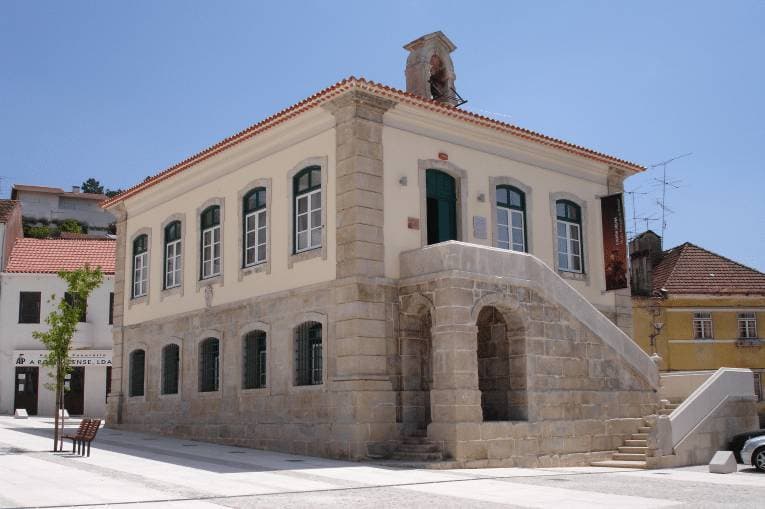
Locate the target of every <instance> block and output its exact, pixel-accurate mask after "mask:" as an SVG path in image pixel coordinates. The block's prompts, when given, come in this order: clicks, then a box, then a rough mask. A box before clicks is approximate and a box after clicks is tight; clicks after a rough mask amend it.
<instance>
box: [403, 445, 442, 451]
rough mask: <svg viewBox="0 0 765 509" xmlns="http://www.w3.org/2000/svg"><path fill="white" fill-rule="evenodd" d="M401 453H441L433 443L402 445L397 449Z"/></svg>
mask: <svg viewBox="0 0 765 509" xmlns="http://www.w3.org/2000/svg"><path fill="white" fill-rule="evenodd" d="M396 450H397V451H401V452H440V450H439V448H438V445H436V444H433V443H422V444H407V443H402V444H400V445H399V446H398V448H397V449H396Z"/></svg>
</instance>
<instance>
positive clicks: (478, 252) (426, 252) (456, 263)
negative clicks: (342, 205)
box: [401, 241, 659, 389]
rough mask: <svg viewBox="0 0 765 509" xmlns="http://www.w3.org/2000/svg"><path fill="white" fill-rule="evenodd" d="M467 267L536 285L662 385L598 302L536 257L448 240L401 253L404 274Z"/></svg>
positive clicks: (647, 361)
mask: <svg viewBox="0 0 765 509" xmlns="http://www.w3.org/2000/svg"><path fill="white" fill-rule="evenodd" d="M449 270H454V271H464V272H471V273H477V274H483V275H488V276H493V277H502V278H504V279H508V280H511V281H512V282H513V283H514V284H518V285H521V286H526V287H529V288H532V289H533V290H534V291H536V292H538V293H539V294H541V295H542V296H543V297H544V298H545V299H547V300H549V301H550V302H554V303H556V304H558V305H560V306H561V307H563V308H564V309H565V310H566V311H568V312H569V313H571V314H572V315H573V316H575V317H576V318H577V320H579V321H580V322H582V324H584V325H585V326H586V327H588V328H589V329H590V330H591V331H592V332H593V333H595V334H596V335H597V336H599V337H600V338H601V339H602V340H603V342H604V343H605V344H607V345H608V346H610V347H611V348H613V349H614V350H615V351H616V352H617V353H618V354H619V355H620V356H621V357H622V358H623V359H624V360H625V361H626V362H627V363H628V364H630V365H631V366H632V367H633V368H634V369H635V370H637V372H638V373H640V374H641V375H642V376H643V377H645V379H646V381H647V382H648V383H649V384H650V385H651V386H652V387H653V388H654V389H658V388H659V372H658V369H657V368H656V365H655V364H654V362H653V361H652V360H651V358H650V357H649V356H648V355H647V354H646V353H645V352H644V351H643V350H642V349H641V348H640V347H639V346H638V345H637V343H635V342H634V341H633V340H632V338H630V337H629V336H628V335H627V334H626V333H625V332H624V331H623V330H621V329H620V328H619V327H617V326H616V325H615V324H614V323H613V322H612V321H611V320H609V319H608V318H607V317H606V316H605V315H603V313H601V312H600V311H598V310H597V308H595V306H593V304H592V303H591V302H590V301H589V300H587V299H586V298H585V297H584V296H583V295H582V294H581V293H579V292H578V291H577V290H576V289H575V288H574V287H573V286H571V285H570V284H568V283H567V282H566V281H565V280H564V279H563V278H562V277H560V276H559V275H558V273H557V272H555V271H554V270H553V269H551V268H550V267H549V266H548V265H547V264H546V263H544V262H543V261H542V260H540V259H539V258H537V257H536V256H534V255H531V254H528V253H520V252H517V251H507V250H505V249H499V248H493V247H487V246H481V245H477V244H468V243H465V242H458V241H448V242H442V243H440V244H434V245H431V246H427V247H424V248H421V249H416V250H413V251H406V252H404V253H401V278H402V279H403V278H407V277H416V276H422V275H425V274H432V273H435V272H442V271H449Z"/></svg>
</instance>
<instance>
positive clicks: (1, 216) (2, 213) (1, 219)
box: [0, 200, 21, 223]
mask: <svg viewBox="0 0 765 509" xmlns="http://www.w3.org/2000/svg"><path fill="white" fill-rule="evenodd" d="M17 206H19V207H20V206H21V205H19V202H17V201H16V200H0V223H5V222H6V221H8V217H9V216H10V215H11V212H13V209H14V208H15V207H17Z"/></svg>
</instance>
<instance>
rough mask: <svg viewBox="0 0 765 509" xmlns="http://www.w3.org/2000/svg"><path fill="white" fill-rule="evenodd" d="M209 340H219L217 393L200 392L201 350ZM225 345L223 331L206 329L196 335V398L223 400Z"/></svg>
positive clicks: (194, 356) (193, 361) (193, 364)
mask: <svg viewBox="0 0 765 509" xmlns="http://www.w3.org/2000/svg"><path fill="white" fill-rule="evenodd" d="M209 338H214V339H217V340H218V390H217V391H206V392H202V391H200V390H199V375H200V372H199V367H200V366H199V361H200V350H201V348H202V343H203V342H204V341H205V340H206V339H209ZM225 350H226V348H225V344H224V342H223V331H220V330H217V329H205V330H202V331H200V332H199V333H197V334H196V336H195V340H194V352H193V355H192V357H193V358H192V359H191V363H192V367H193V370H194V372H195V373H196V376H195V378H194V379H195V381H196V385H195V387H194V396H193V397H195V398H222V397H223V382H224V380H225V379H226V377H225V376H224V375H225V369H223V366H224V364H225V363H224V357H223V354H224V352H225Z"/></svg>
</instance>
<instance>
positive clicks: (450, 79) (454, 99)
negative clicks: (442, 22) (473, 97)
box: [404, 30, 467, 106]
mask: <svg viewBox="0 0 765 509" xmlns="http://www.w3.org/2000/svg"><path fill="white" fill-rule="evenodd" d="M404 49H405V50H407V51H408V52H409V57H408V58H407V59H406V91H407V92H409V93H412V94H415V95H418V96H420V97H424V98H425V99H433V100H435V101H440V102H444V103H447V104H451V105H452V106H460V105H461V104H465V103H466V102H467V101H465V100H464V99H463V98H462V97H460V95H459V94H458V93H457V90H456V89H455V88H454V81H455V80H456V79H457V76H456V74H455V73H454V64H453V63H452V58H451V56H450V54H451V52H452V51H454V50H455V49H457V46H455V45H454V43H453V42H452V41H450V40H449V38H448V37H446V36H445V35H444V33H443V32H441V31H440V30H439V31H438V32H433V33H432V34H428V35H423V36H422V37H420V38H419V39H415V40H414V41H412V42H410V43H409V44H407V45H405V46H404Z"/></svg>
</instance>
